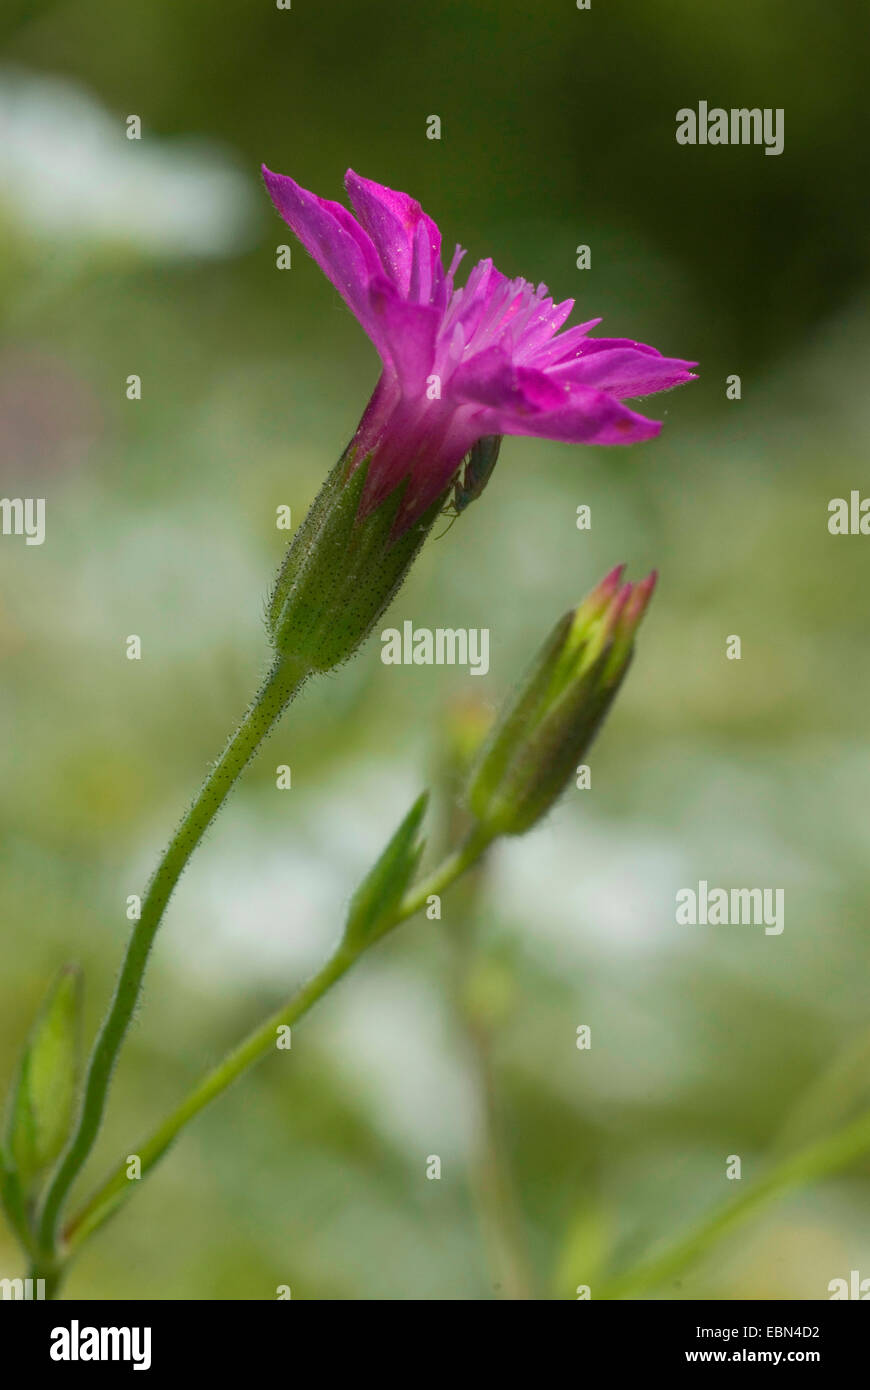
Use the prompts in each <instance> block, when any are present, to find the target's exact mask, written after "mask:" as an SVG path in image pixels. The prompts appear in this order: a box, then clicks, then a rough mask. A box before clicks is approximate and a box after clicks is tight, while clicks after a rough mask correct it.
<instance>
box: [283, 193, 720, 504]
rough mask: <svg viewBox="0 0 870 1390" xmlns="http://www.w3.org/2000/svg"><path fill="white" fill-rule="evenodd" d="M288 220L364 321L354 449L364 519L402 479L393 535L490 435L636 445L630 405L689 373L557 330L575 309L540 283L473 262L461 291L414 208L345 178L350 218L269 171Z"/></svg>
mask: <svg viewBox="0 0 870 1390" xmlns="http://www.w3.org/2000/svg"><path fill="white" fill-rule="evenodd" d="M263 176H264V178H265V181H266V187H267V188H268V190H269V193H270V195H271V198H272V201H273V202H274V204H275V207H276V208H277V209H278V211H279V213H280V214H281V216H282V217H283V218H284V221H285V222H286V223H287V224H288V226H289V227H291V228H292V230H293V231H294V232H295V234H296V236H297V237H298V238H299V240H300V241H301V242H302V244H303V246H304V247H305V248H306V250H307V251H309V252H310V253H311V255H312V256H313V257H314V259H315V260H316V262H317V264H318V265H319V266H320V268H321V270H322V271H323V273H324V275H326V276H327V278H328V279H329V280H331V281H332V283H333V285H334V286H335V288H336V289H337V290H338V291H339V293H340V294H341V295H342V297H343V299H344V300H345V302H346V303H347V305H348V306H349V308H350V309H351V310H352V311H353V313H354V314H355V315H356V317H357V318H358V319H359V321H360V323H361V324H362V326H363V328H364V329H365V331H366V333H367V334H368V335H369V337H370V338H371V340H372V342H373V343H374V345H375V347H376V348H377V350H378V353H379V354H380V358H381V362H382V363H383V371H382V373H381V377H380V380H379V382H378V385H377V387H376V388H375V392H374V395H373V396H372V399H371V401H370V402H369V405H368V408H367V409H366V412H365V414H364V415H363V418H362V421H361V422H360V425H359V428H358V430H357V432H356V435H355V436H354V439H353V441H352V444H351V450H352V451H353V452H352V458H353V461H354V466H357V465H358V464H360V463H361V462H363V460H364V459H366V458H369V459H370V464H369V469H368V475H367V478H366V485H365V490H364V493H363V497H362V503H361V511H362V513H363V514H365V513H367V512H369V511H370V510H371V509H372V508H374V507H376V506H377V505H378V504H379V503H380V502H381V501H383V499H384V498H385V497H387V496H389V494H390V493H391V492H392V491H393V489H394V488H396V487H397V486H398V485H399V483H401V482H403V481H405V480H407V488H406V491H405V493H404V496H403V499H402V506H401V509H400V511H399V514H398V516H397V519H396V526H397V529H398V530H404V529H406V528H407V527H408V526H410V525H411V524H412V523H413V522H414V521H416V520H417V519H418V518H419V517H420V516H421V515H422V514H423V513H424V512H425V511H426V510H427V509H428V508H429V507H430V505H431V504H432V503H433V502H434V501H435V500H436V498H438V497H439V496H440V495H441V494H442V493H443V492H444V491H445V489H446V488H447V487H448V485H449V483H450V481H451V479H452V478H453V476H454V474H455V473H456V471H457V469H458V468H459V466H460V464H461V463H462V460H463V458H464V457H465V455H466V454H467V453H468V451H469V450H470V449H471V448H472V446H473V445H474V444H476V443H477V441H478V440H479V439H481V438H482V437H483V436H485V435H504V434H525V435H536V436H538V437H540V438H543V439H561V440H564V441H565V442H567V443H571V444H633V443H636V442H637V441H638V440H642V439H650V438H651V437H652V436H653V435H656V434H658V432H659V430H660V429H661V424H660V422H659V421H656V420H648V419H646V417H645V416H643V415H638V414H637V413H636V412H635V411H633V410H630V409H629V408H628V407H627V406H625V405H623V404H622V402H623V400H625V399H626V398H629V397H636V396H646V395H649V394H650V393H652V392H654V391H665V390H668V389H669V388H670V387H673V386H679V385H681V384H682V383H683V382H685V381H690V380H692V379H693V373H692V372H691V371H690V368H691V367H693V366H695V365H696V364H695V363H694V362H684V361H682V360H681V359H680V358H675V357H663V356H662V355H661V353H659V352H657V351H656V349H655V348H652V347H647V346H645V344H643V343H636V342H633V341H632V340H631V339H629V338H590V337H589V330H590V329H591V328H594V327H595V326H596V324H598V323H600V322H601V320H600V319H591V320H590V321H589V322H588V323H583V324H580V325H579V326H577V327H575V328H569V329H567V330H565V331H564V332H560V331H559V330H560V329H561V328H562V325H563V324H564V323H565V320H566V319H567V318H568V315H569V314H570V312H571V310H572V308H573V307H574V301H573V300H572V299H566V300H564V301H563V302H562V303H561V304H554V303H553V300H552V299H551V298H550V297H549V295H548V293H547V287H546V285H538V286H537V288H535V287H534V286H533V285H531V284H530V283H529V282H528V281H527V280H522V279H519V278H517V279H514V280H510V279H508V277H507V276H506V275H502V273H501V272H500V271H498V270H496V268H495V266H494V265H493V263H492V261H491V260H485V261H479V262H478V264H477V265H476V266H475V267H474V269H473V270H472V271H471V274H470V275H469V277H468V281H467V283H466V285H465V287H464V288H463V289H455V288H454V283H453V280H454V275H455V274H456V270H457V267H458V265H459V262H460V261H461V259H462V257H463V255H464V254H465V253H464V251H462V250H461V249H460V248H459V247H457V248H456V252H455V254H454V256H453V260H452V261H451V263H450V268H449V270H447V271H446V272H445V270H444V268H443V265H442V262H441V233H440V232H439V230H438V228H437V227H436V225H435V223H434V222H433V221H432V219H431V218H430V217H427V216H426V214H425V212H423V210H422V208H421V207H420V204H419V203H418V202H416V201H415V200H414V199H413V198H410V197H409V196H408V195H407V193H398V192H396V191H394V190H393V189H391V188H385V187H383V186H382V185H381V184H378V183H373V182H372V181H371V180H370V179H364V178H361V177H360V176H359V174H355V173H353V171H352V170H348V172H347V176H346V179H345V184H346V187H347V191H348V195H349V197H350V200H351V202H352V203H353V206H354V209H355V211H356V214H357V215H356V217H353V216H352V215H351V213H349V212H348V211H347V209H346V208H344V207H342V205H341V204H340V203H333V202H330V201H329V200H327V199H325V198H318V197H317V196H316V194H314V193H309V192H307V191H306V190H305V189H304V188H300V187H299V185H298V184H297V183H294V181H293V180H292V179H290V178H287V177H285V176H284V175H283V174H273V173H271V172H270V170H268V169H266V168H265V167H264V169H263Z"/></svg>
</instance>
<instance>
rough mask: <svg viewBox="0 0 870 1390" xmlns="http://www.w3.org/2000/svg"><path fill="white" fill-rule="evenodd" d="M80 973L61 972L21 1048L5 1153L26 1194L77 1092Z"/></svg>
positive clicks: (66, 1125)
mask: <svg viewBox="0 0 870 1390" xmlns="http://www.w3.org/2000/svg"><path fill="white" fill-rule="evenodd" d="M81 1006H82V984H81V973H80V971H79V969H78V967H77V966H66V967H65V968H64V969H63V970H62V971H61V972H60V974H59V975H58V977H57V979H56V980H55V981H54V983H53V985H52V986H51V989H50V990H49V992H48V994H47V996H46V998H45V1001H44V1003H43V1005H42V1008H41V1009H40V1011H39V1013H38V1015H37V1017H36V1020H35V1022H34V1024H33V1027H32V1029H31V1031H30V1036H29V1038H28V1040H27V1043H26V1045H25V1048H24V1054H23V1056H22V1058H21V1065H20V1068H19V1071H18V1078H17V1081H16V1085H15V1089H14V1092H13V1097H12V1106H11V1110H10V1115H9V1124H8V1127H7V1136H6V1139H7V1142H6V1150H7V1154H8V1157H9V1159H11V1164H12V1166H13V1168H14V1171H15V1173H16V1174H17V1178H18V1182H19V1184H20V1187H21V1189H22V1190H23V1191H24V1192H25V1193H27V1192H29V1191H30V1190H31V1189H32V1187H33V1185H34V1181H35V1179H36V1178H37V1177H38V1176H39V1174H40V1173H41V1172H42V1170H43V1169H44V1168H46V1167H47V1166H48V1165H49V1164H50V1163H53V1162H54V1160H55V1159H56V1158H57V1156H58V1154H59V1153H60V1151H61V1149H62V1148H63V1145H64V1141H65V1140H66V1138H67V1135H68V1134H69V1129H70V1124H71V1121H72V1115H73V1108H74V1106H75V1099H76V1090H77V1087H78V1078H79V1064H80V1026H81Z"/></svg>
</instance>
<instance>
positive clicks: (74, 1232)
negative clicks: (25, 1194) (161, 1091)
mask: <svg viewBox="0 0 870 1390" xmlns="http://www.w3.org/2000/svg"><path fill="white" fill-rule="evenodd" d="M489 839H490V837H489V836H484V835H482V834H481V833H479V832H475V833H473V834H472V835H470V836H469V837H468V839H467V840H466V841H465V842H464V844H463V845H462V846H461V847H460V848H459V849H458V850H457V851H456V852H455V853H454V854H452V855H450V856H449V857H448V858H447V859H445V861H444V862H443V864H441V865H440V867H439V868H438V869H436V870H435V872H434V873H433V874H431V875H430V876H429V877H428V878H427V879H424V880H423V882H422V883H421V884H420V886H419V888H416V889H414V890H413V891H412V892H411V893H410V894H408V895H407V897H405V898H404V900H403V901H402V903H401V904H400V906H399V908H398V909H397V912H396V922H395V924H398V923H399V922H402V921H404V920H405V919H406V918H408V917H411V916H413V914H414V913H415V912H417V911H418V910H419V909H420V908H421V907H424V906H425V904H426V899H427V897H428V896H429V894H430V893H436V892H443V890H444V889H445V888H448V887H449V886H450V884H451V883H453V881H454V879H456V878H458V877H459V876H460V874H462V873H464V872H465V870H466V869H467V868H468V867H469V865H470V864H472V863H473V862H474V860H475V859H477V858H478V857H479V856H480V855H481V854H482V853H483V851H484V849H485V848H486V846H487V845H488V844H489ZM361 953H362V952H361V951H360V950H348V949H347V948H345V947H344V946H340V947H339V949H338V950H337V951H336V953H335V954H334V955H333V956H332V957H331V958H330V959H329V960H328V961H327V963H326V965H324V966H323V968H322V969H321V970H320V971H319V972H318V973H317V974H316V975H315V976H314V977H313V978H312V979H311V980H309V981H308V983H307V984H306V985H304V986H303V988H302V989H301V990H300V991H299V993H298V994H296V995H294V997H293V999H291V1000H290V1002H289V1003H288V1004H285V1005H283V1006H282V1007H281V1008H280V1009H279V1010H278V1011H277V1013H274V1014H272V1015H271V1016H270V1017H269V1018H267V1019H266V1021H265V1023H263V1024H261V1025H260V1026H259V1027H258V1028H256V1029H255V1030H254V1032H253V1033H251V1034H250V1035H249V1036H248V1037H247V1038H246V1039H245V1041H244V1042H242V1043H240V1044H239V1046H238V1047H237V1048H235V1049H234V1050H233V1051H232V1052H231V1053H230V1054H229V1055H228V1056H227V1057H225V1058H224V1060H223V1061H222V1062H219V1063H218V1065H217V1066H216V1067H215V1068H214V1070H213V1071H211V1072H209V1074H208V1075H207V1076H206V1077H205V1078H204V1079H203V1080H202V1081H201V1082H200V1083H199V1085H198V1086H197V1087H196V1088H195V1089H194V1090H193V1091H191V1093H190V1095H189V1096H188V1097H187V1098H186V1099H185V1100H184V1101H182V1103H181V1105H179V1106H178V1107H177V1109H175V1110H173V1112H172V1114H171V1115H169V1116H168V1117H167V1118H166V1119H165V1120H164V1121H163V1124H162V1125H160V1127H159V1128H158V1129H157V1130H155V1132H154V1133H153V1134H152V1135H151V1137H150V1138H149V1139H147V1140H146V1141H145V1143H144V1144H142V1145H140V1146H139V1148H138V1149H137V1150H135V1153H136V1155H137V1156H138V1158H139V1160H140V1173H141V1176H142V1177H144V1176H145V1174H146V1173H148V1172H150V1171H151V1169H152V1168H153V1167H154V1166H155V1164H156V1163H157V1162H158V1161H159V1160H160V1159H161V1158H162V1157H163V1155H164V1154H165V1153H166V1150H167V1149H168V1148H169V1146H170V1145H171V1144H172V1142H173V1140H174V1139H175V1138H176V1136H177V1135H178V1134H179V1132H180V1131H181V1130H182V1129H183V1128H184V1127H185V1125H187V1124H189V1123H190V1121H191V1120H192V1119H194V1117H195V1116H196V1115H198V1114H199V1113H200V1111H201V1110H204V1109H205V1107H206V1106H207V1105H208V1104H210V1102H211V1101H213V1100H214V1099H215V1097H216V1096H219V1095H221V1094H222V1092H223V1091H225V1090H226V1089H227V1087H228V1086H230V1085H232V1083H233V1082H234V1081H235V1080H236V1079H237V1078H238V1077H239V1076H241V1075H242V1073H243V1072H245V1071H247V1070H248V1068H249V1067H251V1066H253V1065H254V1063H255V1062H258V1061H259V1060H260V1059H261V1058H262V1057H265V1056H266V1055H268V1053H270V1052H271V1051H273V1049H274V1048H275V1037H276V1030H277V1029H278V1028H282V1027H289V1026H290V1025H291V1024H293V1023H295V1022H296V1021H297V1020H298V1019H300V1018H301V1017H302V1015H303V1014H305V1013H307V1012H308V1010H309V1009H310V1008H311V1007H312V1005H313V1004H315V1003H316V1002H317V1000H318V999H320V998H321V997H322V996H323V995H324V994H325V993H326V991H327V990H328V989H329V988H330V986H331V985H333V984H334V983H335V982H336V980H339V979H340V978H341V977H342V975H344V974H346V973H347V971H348V970H349V969H350V968H351V966H352V965H353V964H354V963H355V961H356V960H358V959H359V956H360V954H361ZM137 1186H138V1183H137V1182H136V1181H135V1180H132V1181H131V1180H130V1179H129V1178H128V1177H127V1162H126V1160H125V1161H124V1162H123V1163H120V1164H119V1165H118V1167H117V1168H116V1169H115V1170H114V1172H113V1173H112V1174H111V1175H110V1176H109V1178H107V1180H106V1182H105V1183H103V1184H102V1186H101V1187H99V1188H98V1189H97V1191H96V1192H95V1193H93V1195H92V1196H91V1198H90V1200H89V1201H88V1202H87V1203H86V1205H85V1206H84V1207H83V1208H82V1210H81V1211H79V1212H77V1213H76V1215H75V1216H74V1217H73V1218H72V1220H71V1221H70V1223H69V1225H68V1226H67V1228H66V1230H65V1232H64V1245H65V1249H66V1251H67V1252H68V1253H69V1254H72V1253H73V1252H74V1251H75V1250H77V1249H78V1247H79V1246H80V1245H81V1244H82V1243H83V1242H84V1241H85V1240H86V1239H87V1238H88V1237H89V1236H91V1235H93V1234H94V1232H95V1231H96V1230H97V1229H98V1228H99V1227H100V1226H102V1225H103V1224H104V1222H106V1221H107V1220H108V1219H109V1217H110V1216H112V1215H113V1214H114V1212H115V1211H117V1209H118V1208H119V1207H120V1206H121V1205H122V1203H123V1202H125V1201H126V1200H127V1198H128V1197H130V1196H131V1195H132V1193H133V1192H134V1191H135V1190H136V1188H137Z"/></svg>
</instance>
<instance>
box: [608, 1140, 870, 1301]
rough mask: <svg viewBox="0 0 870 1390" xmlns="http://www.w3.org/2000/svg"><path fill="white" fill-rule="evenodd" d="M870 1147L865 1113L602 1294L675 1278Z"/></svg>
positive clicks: (618, 1294) (624, 1294)
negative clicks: (770, 1207)
mask: <svg viewBox="0 0 870 1390" xmlns="http://www.w3.org/2000/svg"><path fill="white" fill-rule="evenodd" d="M868 1150H870V1114H866V1115H862V1116H861V1118H860V1119H858V1120H855V1121H854V1122H853V1123H852V1124H849V1125H846V1126H845V1127H844V1128H843V1129H841V1130H838V1131H837V1133H836V1134H833V1135H831V1136H830V1138H827V1139H822V1140H821V1141H819V1142H818V1143H816V1144H811V1145H809V1146H808V1147H807V1148H805V1149H801V1151H800V1152H799V1153H797V1154H793V1155H792V1156H791V1157H790V1158H787V1159H785V1160H784V1161H783V1162H782V1163H778V1164H777V1165H776V1167H775V1168H772V1169H771V1170H770V1172H768V1173H766V1174H765V1175H764V1176H763V1177H762V1178H760V1179H759V1180H758V1182H756V1183H754V1184H753V1186H751V1187H749V1188H748V1189H747V1190H746V1192H745V1193H743V1194H742V1196H740V1197H738V1198H737V1199H736V1200H734V1201H732V1202H730V1203H729V1204H728V1205H727V1206H725V1207H721V1208H719V1209H718V1210H717V1211H715V1212H713V1213H712V1214H711V1215H710V1216H707V1217H705V1218H704V1219H703V1220H702V1221H700V1222H699V1223H698V1225H697V1226H695V1227H694V1229H693V1230H691V1231H690V1232H689V1233H688V1234H687V1235H685V1236H683V1237H682V1238H681V1239H680V1240H678V1241H677V1242H676V1243H675V1244H674V1245H672V1246H671V1248H670V1249H669V1250H666V1251H665V1252H664V1253H663V1254H662V1255H659V1256H657V1257H656V1258H655V1259H652V1260H648V1261H647V1262H646V1263H645V1264H640V1265H637V1266H635V1268H634V1269H630V1270H627V1271H626V1273H625V1274H621V1275H617V1276H616V1277H615V1278H614V1279H612V1280H611V1281H610V1283H609V1284H607V1285H606V1286H605V1287H604V1288H603V1289H602V1290H601V1292H600V1293H599V1295H598V1296H599V1297H600V1298H605V1299H615V1298H629V1297H634V1296H635V1295H636V1294H637V1293H638V1291H639V1290H641V1289H646V1288H651V1287H655V1286H658V1285H661V1284H663V1283H665V1282H666V1281H667V1280H669V1279H673V1278H674V1277H675V1276H676V1275H678V1274H681V1273H682V1272H683V1270H684V1269H685V1268H686V1267H687V1266H688V1265H690V1264H692V1263H693V1262H694V1260H696V1259H697V1258H698V1257H699V1256H700V1255H702V1254H703V1253H704V1252H705V1251H706V1250H707V1248H708V1247H709V1246H710V1245H711V1244H712V1243H713V1241H715V1240H719V1239H720V1237H722V1236H724V1235H725V1234H726V1233H727V1232H728V1231H730V1230H731V1229H732V1228H733V1227H735V1226H737V1225H739V1224H740V1223H741V1222H743V1221H745V1220H746V1218H747V1217H748V1216H751V1215H752V1213H753V1212H754V1211H756V1210H757V1209H758V1208H759V1207H761V1206H763V1205H764V1204H765V1203H766V1202H768V1201H770V1200H772V1199H773V1198H776V1197H780V1196H782V1194H783V1193H785V1192H788V1191H790V1190H791V1189H792V1188H795V1187H799V1186H803V1185H804V1184H806V1183H808V1182H812V1181H813V1179H815V1178H819V1177H827V1176H828V1175H829V1174H831V1173H835V1172H837V1171H839V1170H840V1169H842V1168H845V1167H847V1166H848V1164H850V1163H851V1162H852V1161H853V1160H854V1159H856V1158H860V1157H861V1156H862V1155H863V1154H866V1153H867V1151H868Z"/></svg>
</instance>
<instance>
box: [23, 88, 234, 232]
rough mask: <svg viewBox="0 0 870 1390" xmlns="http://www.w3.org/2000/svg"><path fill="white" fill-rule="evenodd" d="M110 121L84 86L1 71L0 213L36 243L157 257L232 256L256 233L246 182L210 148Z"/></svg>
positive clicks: (143, 112) (197, 140)
mask: <svg viewBox="0 0 870 1390" xmlns="http://www.w3.org/2000/svg"><path fill="white" fill-rule="evenodd" d="M127 114H128V113H126V112H125V113H123V114H121V113H118V114H117V115H111V114H110V113H109V112H107V111H106V110H105V109H104V108H103V107H102V106H100V105H99V104H98V102H97V101H96V100H95V99H94V98H93V97H92V96H91V95H89V93H88V92H86V91H85V90H84V89H83V88H82V87H80V86H77V85H76V84H74V83H71V82H69V81H66V80H65V79H62V78H57V77H44V76H41V75H35V74H32V73H27V72H23V71H21V70H11V69H5V70H3V71H2V72H0V213H2V215H3V216H5V217H11V218H12V219H13V220H17V221H20V222H21V223H22V224H23V227H24V229H25V230H26V231H27V232H28V233H30V234H32V235H35V236H38V237H54V238H56V237H58V236H60V237H63V238H65V239H67V240H74V241H78V242H82V241H98V242H99V241H102V242H106V241H108V242H120V243H122V244H123V245H126V246H129V247H133V248H134V249H136V250H138V251H140V252H143V253H146V254H159V255H160V256H161V257H164V258H165V257H166V256H178V257H188V256H196V257H212V256H226V255H230V254H232V253H233V252H237V251H239V250H240V249H242V248H244V246H245V245H247V244H248V243H249V242H250V240H251V237H252V231H253V228H254V226H255V218H256V210H255V195H257V194H258V193H259V189H258V184H257V177H256V176H255V173H254V171H253V170H252V172H251V178H250V179H249V180H248V179H246V178H245V177H244V175H243V174H242V173H240V172H239V171H238V170H237V169H236V168H234V167H233V165H232V162H231V159H230V157H229V156H228V155H227V154H226V153H225V152H224V151H223V150H222V149H221V148H220V147H219V146H217V145H215V144H214V142H212V141H210V140H203V139H200V138H189V137H185V138H177V137H173V138H171V139H166V138H161V137H159V136H157V135H155V134H154V133H153V131H149V129H148V112H147V111H146V110H141V111H137V112H135V113H132V112H131V113H129V114H136V115H139V116H140V117H141V118H142V122H143V133H142V138H141V139H140V140H128V139H127V135H126V125H125V119H126V115H127Z"/></svg>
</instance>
